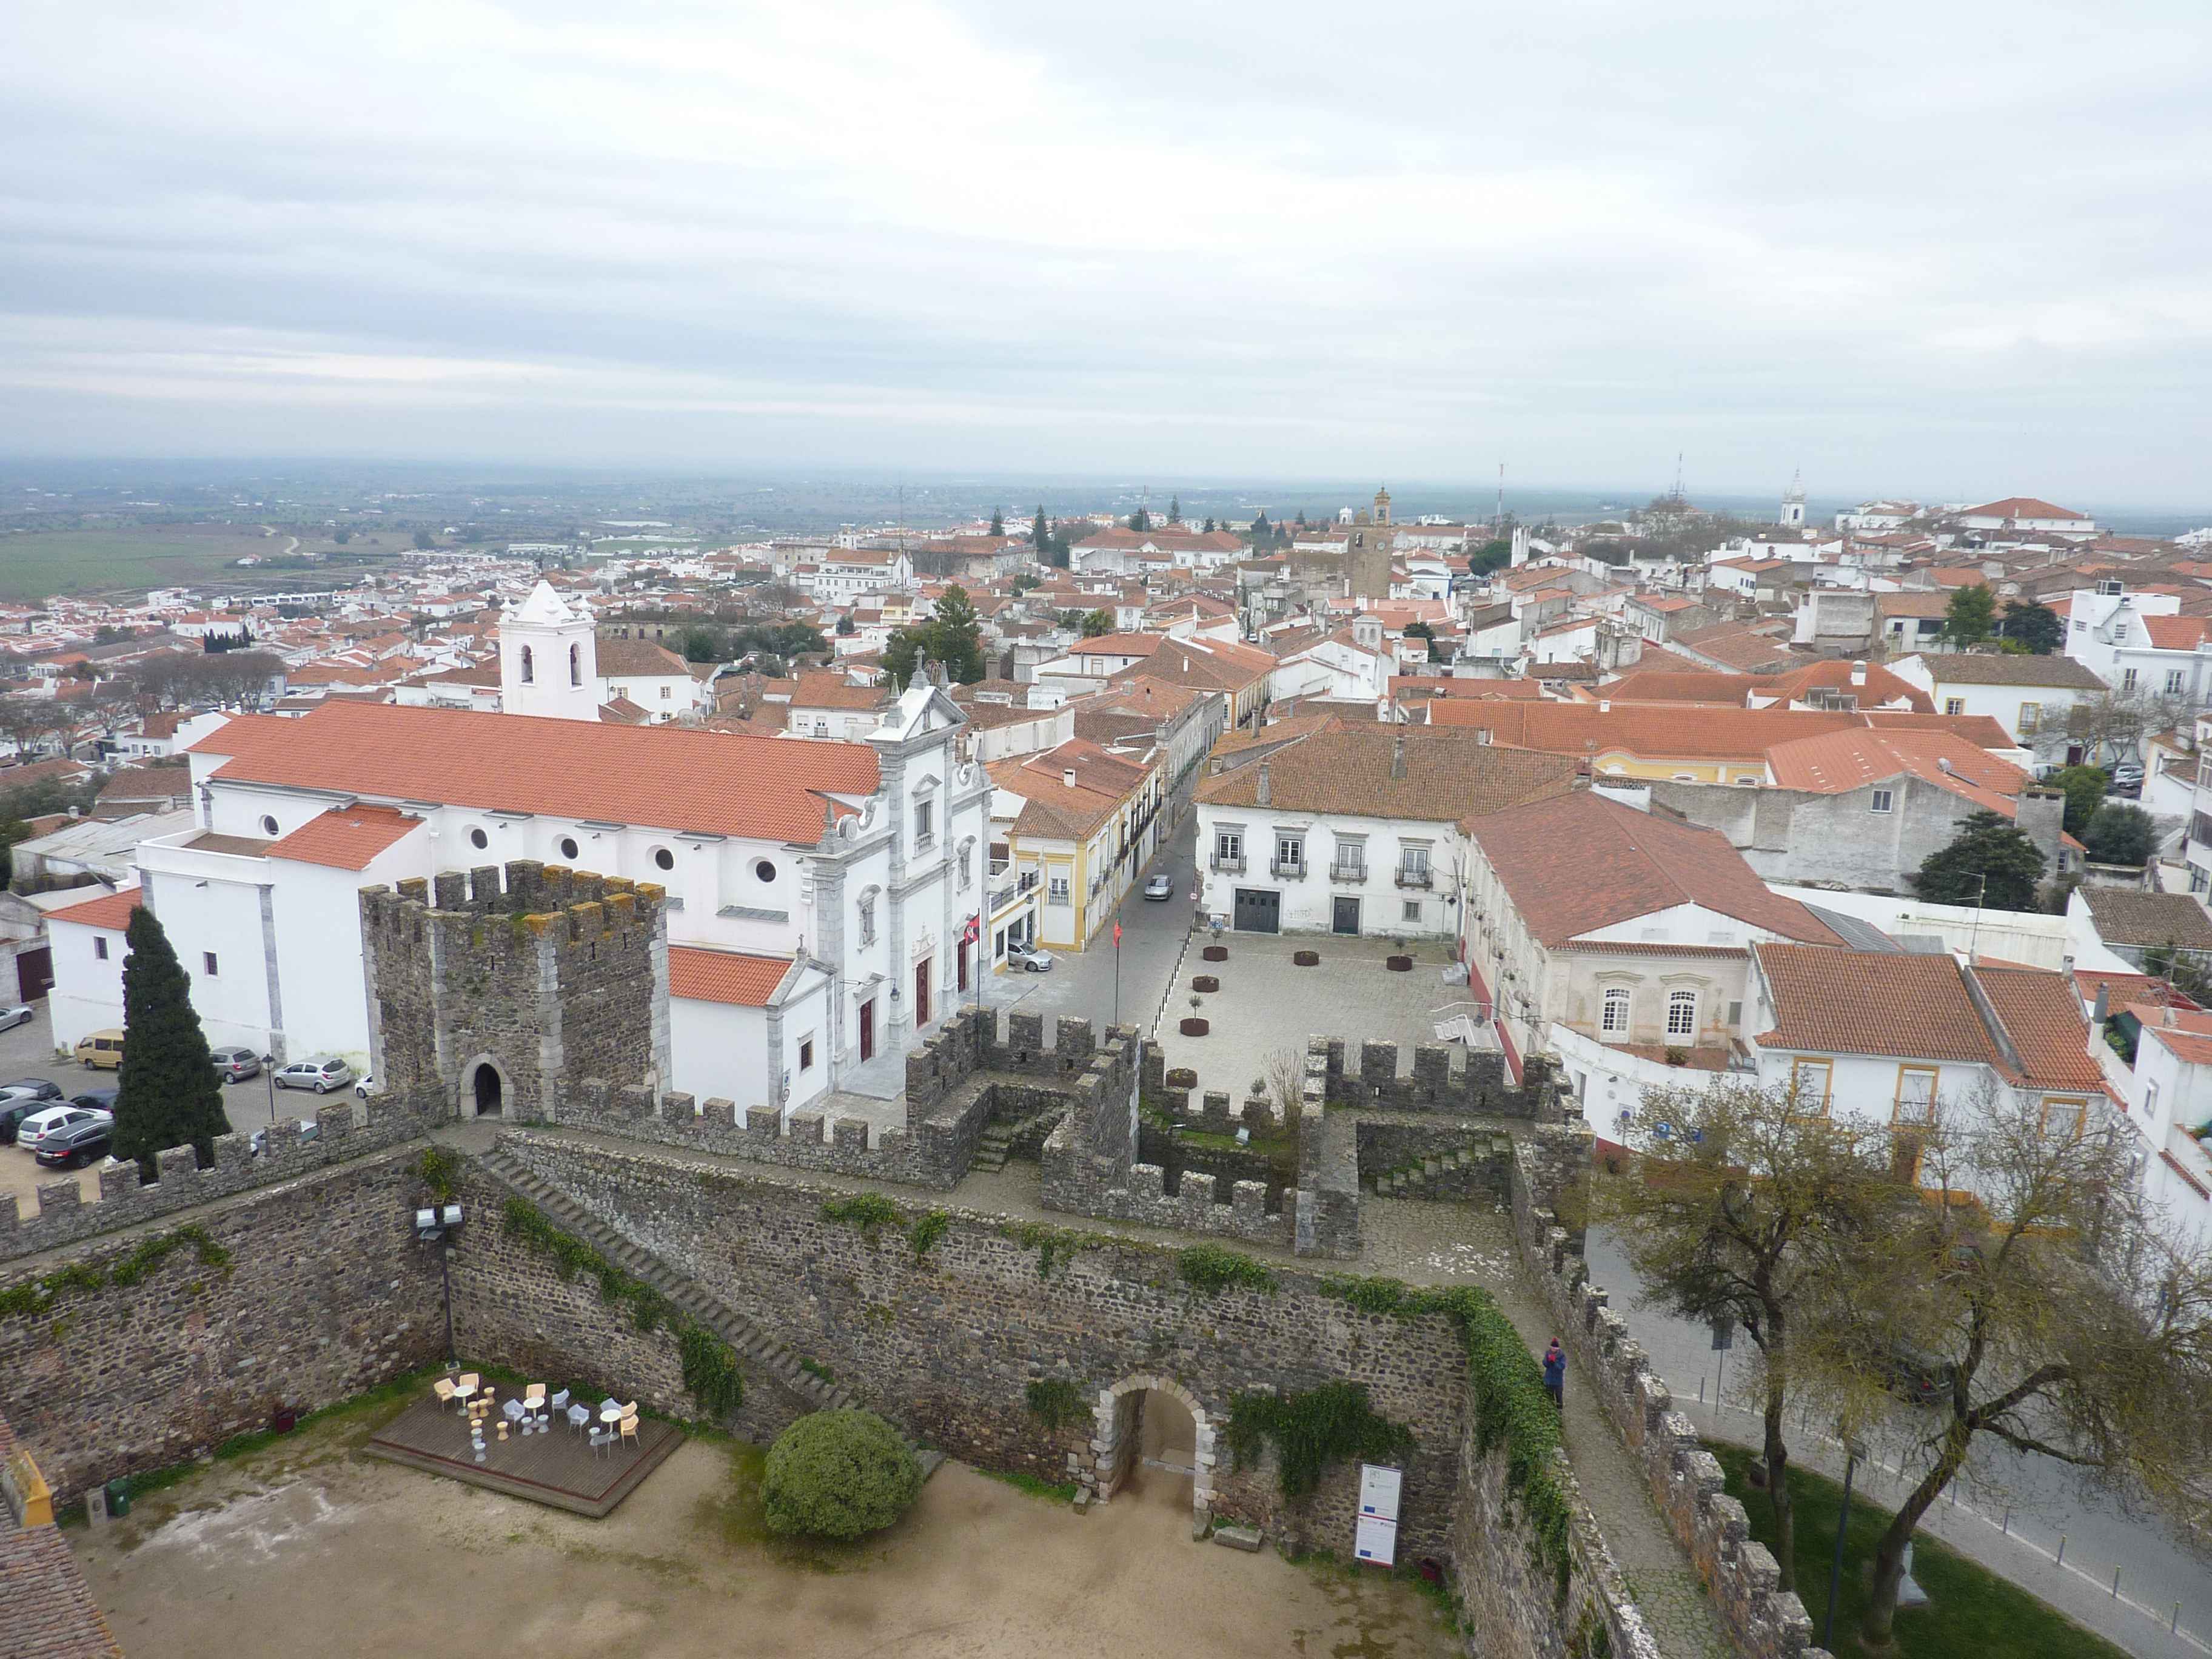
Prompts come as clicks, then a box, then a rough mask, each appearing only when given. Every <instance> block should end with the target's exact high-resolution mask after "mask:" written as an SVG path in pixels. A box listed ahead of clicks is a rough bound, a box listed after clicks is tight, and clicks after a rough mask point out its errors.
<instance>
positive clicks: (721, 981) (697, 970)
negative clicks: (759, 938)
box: [668, 945, 792, 1008]
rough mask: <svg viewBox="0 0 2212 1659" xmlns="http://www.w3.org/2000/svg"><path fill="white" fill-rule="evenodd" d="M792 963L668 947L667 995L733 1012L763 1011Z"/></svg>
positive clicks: (785, 959) (786, 959) (739, 953)
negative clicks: (717, 1004) (724, 1006)
mask: <svg viewBox="0 0 2212 1659" xmlns="http://www.w3.org/2000/svg"><path fill="white" fill-rule="evenodd" d="M791 962H792V959H791V958H790V957H758V956H750V955H748V954H747V953H745V952H744V951H708V950H704V949H702V948H701V947H700V946H698V945H670V946H669V947H668V994H669V995H671V996H672V997H686V998H689V999H690V1000H692V1001H694V1002H720V1003H726V1004H728V1005H729V1006H731V1007H733V1008H765V1007H767V1006H768V1000H769V998H770V997H772V996H774V995H775V991H776V987H778V986H780V985H781V984H782V983H783V977H784V975H786V974H787V973H789V972H790V971H791Z"/></svg>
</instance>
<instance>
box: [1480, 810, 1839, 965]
mask: <svg viewBox="0 0 2212 1659" xmlns="http://www.w3.org/2000/svg"><path fill="white" fill-rule="evenodd" d="M1468 834H1470V835H1471V836H1474V839H1475V841H1476V842H1477V843H1478V844H1479V845H1480V847H1481V848H1482V852H1483V856H1484V857H1485V858H1486V859H1488V860H1490V865H1491V867H1492V869H1493V870H1495V871H1496V872H1498V880H1499V881H1501V882H1502V883H1504V886H1505V890H1506V892H1507V894H1508V895H1509V896H1510V897H1511V899H1512V901H1513V908H1515V909H1516V910H1517V911H1518V912H1520V915H1521V919H1522V922H1523V923H1524V924H1526V926H1527V927H1528V931H1529V932H1530V933H1533V934H1534V935H1535V937H1536V938H1537V939H1540V940H1541V941H1542V942H1543V943H1544V944H1545V945H1551V946H1558V945H1565V944H1566V943H1567V942H1568V941H1569V940H1571V939H1577V938H1579V937H1581V936H1582V935H1583V934H1585V933H1593V932H1595V931H1596V930H1597V929H1599V928H1601V927H1615V926H1617V925H1619V924H1620V923H1621V922H1625V921H1632V920H1634V919H1635V918H1636V917H1638V916H1648V915H1653V914H1655V913H1656V912H1658V911H1661V910H1667V909H1671V908H1674V906H1676V905H1680V904H1696V905H1699V906H1702V907H1703V908H1705V909H1708V910H1715V911H1717V912H1719V913H1720V914H1721V915H1728V916H1733V917H1735V918H1736V919H1737V920H1738V921H1743V922H1746V923H1748V924H1749V925H1750V926H1751V927H1756V928H1758V929H1759V930H1761V931H1762V932H1765V933H1779V934H1781V935H1782V936H1783V937H1784V938H1785V939H1799V940H1802V941H1805V942H1807V943H1808V944H1814V945H1840V944H1841V943H1842V942H1843V941H1842V940H1840V939H1838V938H1837V937H1836V935H1835V934H1834V933H1831V932H1830V931H1829V930H1828V929H1827V927H1826V926H1824V925H1823V924H1822V923H1821V921H1820V919H1819V918H1818V917H1816V916H1815V915H1814V914H1813V913H1812V912H1811V911H1810V910H1808V909H1807V908H1805V907H1804V906H1803V905H1802V904H1800V903H1799V902H1797V901H1796V900H1795V899H1790V898H1784V897H1783V896H1781V895H1780V894H1778V893H1777V892H1775V891H1774V890H1772V889H1771V888H1769V887H1768V886H1767V885H1766V884H1765V882H1763V881H1761V880H1760V879H1759V878H1758V876H1756V875H1755V874H1753V872H1752V868H1751V866H1749V865H1748V864H1746V863H1745V862H1744V860H1743V857H1742V855H1741V854H1739V853H1738V852H1737V851H1736V850H1735V848H1733V847H1731V846H1729V841H1728V837H1727V836H1724V835H1723V834H1722V833H1721V832H1720V831H1718V830H1717V829H1701V828H1699V827H1698V826H1697V825H1694V824H1689V823H1678V822H1676V821H1675V820H1674V819H1672V818H1667V817H1660V816H1658V815H1656V814H1655V813H1650V812H1640V811H1637V810H1636V808H1634V807H1632V806H1624V805H1621V804H1620V802H1619V801H1613V800H1607V799H1605V798H1604V797H1603V796H1602V795H1601V794H1599V793H1597V792H1596V791H1594V790H1584V789H1577V790H1575V791H1573V792H1571V793H1568V794H1565V795H1561V796H1559V797H1558V798H1556V799H1550V800H1540V801H1535V802H1532V803H1530V804H1528V805H1522V806H1516V807H1513V808H1511V809H1510V810H1508V811H1502V812H1494V813H1492V814H1490V815H1489V816H1487V817H1478V818H1475V819H1473V820H1472V821H1470V822H1469V823H1468Z"/></svg>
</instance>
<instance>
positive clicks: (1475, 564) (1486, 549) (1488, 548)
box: [1467, 541, 1513, 576]
mask: <svg viewBox="0 0 2212 1659" xmlns="http://www.w3.org/2000/svg"><path fill="white" fill-rule="evenodd" d="M1512 562H1513V544H1512V543H1511V542H1508V541H1492V542H1485V543H1484V544H1482V545H1481V546H1480V547H1478V548H1477V549H1475V550H1474V552H1473V553H1471V554H1469V555H1468V560H1467V568H1468V574H1470V575H1475V576H1487V575H1488V574H1490V573H1491V572H1492V571H1493V570H1503V569H1504V568H1505V567H1506V566H1507V565H1509V564H1510V563H1512Z"/></svg>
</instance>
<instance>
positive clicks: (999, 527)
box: [991, 507, 1006, 536]
mask: <svg viewBox="0 0 2212 1659" xmlns="http://www.w3.org/2000/svg"><path fill="white" fill-rule="evenodd" d="M991 533H992V534H993V535H994V536H1003V535H1005V534H1006V509H1005V508H1004V507H993V508H992V509H991Z"/></svg>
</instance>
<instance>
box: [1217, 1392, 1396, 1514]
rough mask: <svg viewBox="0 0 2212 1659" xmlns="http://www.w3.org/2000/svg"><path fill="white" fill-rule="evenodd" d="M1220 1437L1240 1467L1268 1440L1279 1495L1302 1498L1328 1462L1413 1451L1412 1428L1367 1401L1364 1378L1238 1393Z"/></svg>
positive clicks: (1314, 1483) (1249, 1460) (1383, 1456)
mask: <svg viewBox="0 0 2212 1659" xmlns="http://www.w3.org/2000/svg"><path fill="white" fill-rule="evenodd" d="M1222 1438H1223V1439H1224V1440H1225V1441H1226V1442H1227V1443H1228V1445H1229V1453H1230V1455H1231V1457H1232V1458H1234V1459H1235V1460H1236V1466H1237V1468H1240V1469H1241V1468H1243V1467H1244V1466H1245V1465H1246V1464H1247V1463H1250V1462H1255V1461H1256V1460H1257V1459H1258V1458H1259V1456H1260V1455H1261V1452H1262V1451H1263V1450H1264V1449H1266V1447H1267V1443H1269V1442H1273V1444H1274V1448H1275V1453H1276V1457H1277V1461H1278V1466H1279V1470H1280V1474H1279V1480H1280V1482H1281V1485H1282V1488H1283V1496H1284V1497H1285V1498H1303V1497H1304V1496H1305V1495H1306V1494H1307V1493H1308V1492H1311V1491H1312V1490H1313V1489H1314V1488H1315V1487H1316V1486H1319V1485H1320V1484H1321V1477H1322V1471H1324V1470H1325V1469H1327V1468H1328V1466H1329V1465H1330V1464H1332V1463H1335V1462H1341V1461H1343V1460H1344V1459H1346V1458H1352V1457H1357V1458H1360V1459H1363V1460H1374V1459H1379V1458H1386V1457H1405V1456H1407V1455H1411V1453H1412V1452H1413V1431H1412V1430H1411V1429H1409V1428H1407V1426H1406V1425H1404V1424H1402V1423H1394V1422H1392V1421H1391V1420H1390V1419H1389V1418H1387V1417H1384V1416H1383V1415H1382V1414H1381V1413H1378V1412H1376V1409H1375V1408H1374V1407H1372V1406H1370V1405H1369V1404H1368V1403H1367V1385H1366V1384H1365V1383H1322V1386H1321V1387H1319V1388H1318V1389H1307V1390H1306V1391H1305V1392H1304V1394H1289V1395H1279V1394H1266V1393H1258V1392H1255V1393H1249V1394H1240V1395H1237V1396H1236V1397H1235V1398H1234V1399H1232V1400H1231V1401H1230V1402H1229V1423H1228V1426H1227V1428H1226V1429H1225V1431H1224V1432H1223V1435H1222Z"/></svg>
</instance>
